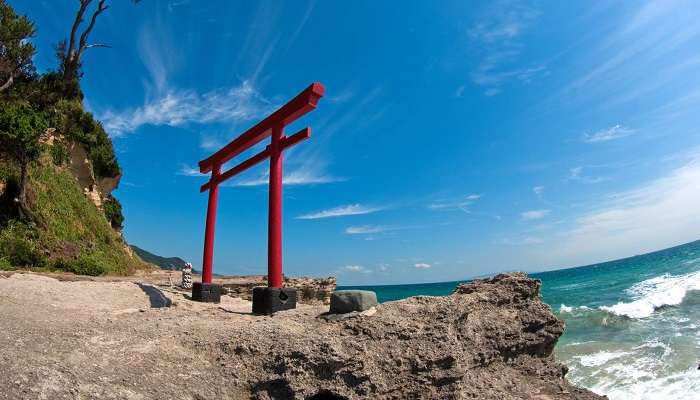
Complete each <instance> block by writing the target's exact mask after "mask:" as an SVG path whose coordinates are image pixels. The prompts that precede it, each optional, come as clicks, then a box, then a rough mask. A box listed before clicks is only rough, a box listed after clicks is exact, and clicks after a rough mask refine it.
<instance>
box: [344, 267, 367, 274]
mask: <svg viewBox="0 0 700 400" xmlns="http://www.w3.org/2000/svg"><path fill="white" fill-rule="evenodd" d="M341 271H344V272H354V273H362V274H370V273H372V270H371V269H367V268H365V267H363V266H362V265H346V266H344V267H343V268H342V269H341Z"/></svg>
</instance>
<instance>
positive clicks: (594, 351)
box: [343, 241, 700, 400]
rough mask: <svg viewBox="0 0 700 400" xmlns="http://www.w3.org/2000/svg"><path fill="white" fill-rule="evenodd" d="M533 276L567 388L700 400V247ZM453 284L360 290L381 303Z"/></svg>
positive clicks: (441, 291) (435, 292)
mask: <svg viewBox="0 0 700 400" xmlns="http://www.w3.org/2000/svg"><path fill="white" fill-rule="evenodd" d="M531 275H532V276H533V277H536V278H539V279H541V280H542V298H543V300H544V301H545V302H546V303H547V304H549V305H550V306H551V307H552V309H553V311H554V312H555V313H556V314H557V315H558V316H559V317H560V318H562V319H564V320H565V321H566V326H567V327H566V333H565V334H564V336H562V338H561V339H560V341H559V343H558V344H557V348H556V356H557V359H558V360H560V361H561V362H563V363H565V364H566V365H567V366H568V367H569V374H568V375H567V376H568V378H569V379H570V380H571V381H572V382H574V383H577V384H579V385H581V386H584V387H587V388H589V389H591V390H593V391H594V392H596V393H599V394H605V395H608V396H609V397H610V398H611V399H613V400H627V399H635V400H636V399H674V400H680V399H700V370H698V369H697V367H698V363H700V241H696V242H693V243H689V244H685V245H682V246H678V247H673V248H670V249H666V250H661V251H657V252H654V253H649V254H645V255H640V256H635V257H630V258H626V259H622V260H617V261H611V262H606V263H601V264H595V265H589V266H585V267H579V268H571V269H565V270H558V271H550V272H543V273H538V274H531ZM458 283H459V282H442V283H432V284H418V285H392V286H370V287H368V286H364V287H362V288H363V289H369V290H374V291H375V292H376V293H377V297H378V298H379V300H380V301H382V302H384V301H391V300H398V299H402V298H406V297H410V296H415V295H432V296H443V295H448V294H450V293H451V292H452V290H453V289H454V288H455V286H456V285H457V284H458ZM343 288H344V289H345V288H351V287H343ZM355 288H359V287H355Z"/></svg>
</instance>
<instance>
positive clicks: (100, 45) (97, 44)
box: [85, 43, 112, 49]
mask: <svg viewBox="0 0 700 400" xmlns="http://www.w3.org/2000/svg"><path fill="white" fill-rule="evenodd" d="M93 47H105V48H108V49H111V48H112V46H110V45H108V44H102V43H92V44H88V45H85V48H86V49H91V48H93Z"/></svg>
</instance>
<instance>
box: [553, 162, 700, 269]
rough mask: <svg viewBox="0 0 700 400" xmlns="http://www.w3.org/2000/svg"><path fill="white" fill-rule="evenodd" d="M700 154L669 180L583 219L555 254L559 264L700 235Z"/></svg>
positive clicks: (626, 253)
mask: <svg viewBox="0 0 700 400" xmlns="http://www.w3.org/2000/svg"><path fill="white" fill-rule="evenodd" d="M698 182H700V154H698V155H696V156H695V157H694V158H693V159H692V160H691V161H690V162H688V163H687V164H686V165H684V166H682V167H679V168H677V169H675V170H673V171H671V172H670V173H669V174H667V175H666V176H664V177H661V178H658V179H656V180H653V181H650V182H648V183H646V184H644V185H642V186H639V187H637V188H635V189H632V190H630V191H626V192H622V193H618V194H616V195H614V196H612V197H611V198H610V200H608V201H607V202H605V203H604V204H603V205H601V206H599V207H598V208H596V209H594V210H593V211H591V212H589V213H587V214H585V215H583V216H582V217H580V218H578V219H577V221H576V224H575V226H574V227H573V228H572V229H571V230H569V231H568V232H565V234H564V238H563V239H562V240H561V243H560V245H559V246H557V249H556V252H555V253H554V254H552V255H553V257H555V259H556V261H555V262H557V263H559V264H560V263H562V262H566V263H570V264H571V265H577V264H582V263H589V262H597V261H601V260H607V259H616V258H620V257H627V256H630V255H633V254H640V253H643V252H648V251H654V250H658V249H660V248H664V247H669V246H672V245H677V244H681V243H686V242H689V241H693V240H697V239H698V238H699V237H700V207H698V205H699V204H700V187H699V185H698Z"/></svg>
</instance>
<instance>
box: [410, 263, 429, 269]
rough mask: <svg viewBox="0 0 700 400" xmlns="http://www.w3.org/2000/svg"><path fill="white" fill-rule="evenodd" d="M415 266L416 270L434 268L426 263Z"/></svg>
mask: <svg viewBox="0 0 700 400" xmlns="http://www.w3.org/2000/svg"><path fill="white" fill-rule="evenodd" d="M413 266H414V267H415V268H417V269H428V268H432V265H430V264H426V263H416V264H413Z"/></svg>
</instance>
